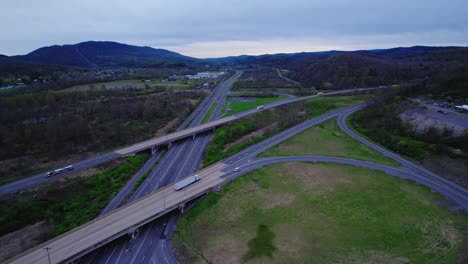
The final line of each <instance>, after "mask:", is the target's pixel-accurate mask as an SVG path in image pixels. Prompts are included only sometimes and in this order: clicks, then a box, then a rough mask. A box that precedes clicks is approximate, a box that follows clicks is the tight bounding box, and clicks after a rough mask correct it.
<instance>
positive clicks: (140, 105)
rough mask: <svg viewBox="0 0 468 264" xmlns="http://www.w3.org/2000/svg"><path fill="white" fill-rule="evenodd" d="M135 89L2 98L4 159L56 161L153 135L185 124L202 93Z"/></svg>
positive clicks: (0, 119) (0, 120)
mask: <svg viewBox="0 0 468 264" xmlns="http://www.w3.org/2000/svg"><path fill="white" fill-rule="evenodd" d="M137 92H138V91H137V90H89V91H73V92H65V91H51V90H49V91H42V92H38V93H28V94H17V95H14V96H11V95H10V96H2V97H0V160H4V159H11V158H15V157H22V156H25V155H31V156H34V157H41V159H44V158H46V159H47V160H56V159H58V158H60V157H62V156H64V155H68V154H72V153H75V152H79V153H83V152H90V151H93V152H94V151H102V150H105V149H109V148H113V147H116V146H122V145H126V144H131V143H135V142H137V141H140V140H143V139H147V138H149V137H152V136H153V135H154V132H155V131H156V130H157V129H159V128H161V127H163V126H165V125H166V124H167V123H168V122H169V121H170V120H172V119H174V118H176V117H180V119H181V120H183V119H184V118H185V117H186V116H187V115H188V114H189V113H190V112H191V111H192V109H194V107H196V105H194V104H193V102H197V101H200V100H201V99H202V97H203V96H204V94H203V93H200V92H193V91H184V92H171V91H166V92H162V93H155V94H149V95H145V96H139V95H137Z"/></svg>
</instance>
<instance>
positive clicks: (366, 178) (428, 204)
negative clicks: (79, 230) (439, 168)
mask: <svg viewBox="0 0 468 264" xmlns="http://www.w3.org/2000/svg"><path fill="white" fill-rule="evenodd" d="M446 203H447V202H446V201H445V200H444V199H443V197H441V196H440V195H438V194H436V193H433V192H431V191H430V190H429V189H428V188H426V187H423V186H420V185H417V184H414V183H412V182H407V181H402V180H400V179H397V178H394V177H390V176H388V175H386V174H385V173H383V172H380V171H375V170H370V169H367V168H359V167H354V166H345V165H337V164H324V163H318V164H311V163H284V164H276V165H271V166H267V167H265V168H262V169H259V170H257V171H255V172H252V173H249V174H246V175H243V176H242V177H239V178H237V179H235V180H234V181H232V182H231V183H229V184H227V185H226V186H224V187H222V188H221V190H220V191H219V192H216V193H211V194H209V195H208V196H207V197H206V198H205V199H204V200H202V201H201V202H200V203H198V204H197V205H196V206H195V207H194V208H193V209H191V210H189V211H188V212H187V213H186V214H185V215H183V216H182V218H181V220H180V221H179V223H178V225H177V229H176V232H175V234H174V246H175V247H176V249H177V250H176V255H177V258H178V259H179V260H180V261H181V262H182V263H261V262H262V261H264V262H265V263H434V264H442V263H455V262H456V260H457V259H458V260H460V259H462V258H463V256H461V254H464V253H465V254H466V252H463V249H462V240H463V236H464V231H465V230H466V228H467V221H466V220H467V215H466V213H454V212H451V211H449V210H448V208H447V207H446V206H445V205H444V204H446Z"/></svg>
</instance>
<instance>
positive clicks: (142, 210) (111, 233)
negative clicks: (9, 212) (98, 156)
mask: <svg viewBox="0 0 468 264" xmlns="http://www.w3.org/2000/svg"><path fill="white" fill-rule="evenodd" d="M360 107H361V105H358V106H352V107H347V108H342V109H338V110H335V111H332V112H329V113H327V114H325V115H322V116H320V117H317V118H314V119H312V120H309V121H307V122H304V123H302V124H299V125H297V126H294V127H292V128H290V129H287V130H285V131H283V132H281V133H280V134H278V135H276V136H274V137H272V138H269V139H267V140H265V141H262V142H260V143H259V144H256V145H255V146H252V147H250V148H248V149H246V150H244V151H242V152H240V153H238V154H236V155H234V156H232V157H230V158H228V159H226V160H224V161H222V162H219V163H217V164H215V165H213V166H210V167H209V168H207V169H205V170H202V171H200V172H199V173H198V174H200V175H201V176H202V180H201V181H200V182H197V183H196V184H193V185H192V186H190V187H188V188H186V189H184V191H183V192H176V191H174V190H173V189H172V187H171V186H169V187H168V188H164V189H163V190H161V191H158V192H155V193H153V194H151V195H149V196H147V197H145V198H143V199H142V200H138V201H136V202H134V203H132V204H130V205H127V206H125V207H123V208H121V209H118V210H116V211H115V212H112V213H110V214H108V215H105V216H103V217H102V218H99V219H97V220H96V221H95V222H93V223H91V224H88V225H85V226H84V227H81V228H79V229H78V230H76V232H77V234H78V235H77V234H74V232H71V234H69V235H71V238H67V240H65V241H63V243H59V242H57V240H59V239H60V238H59V239H56V240H54V241H52V242H50V243H49V244H47V246H49V245H54V246H55V247H56V251H57V252H55V251H52V252H53V254H54V257H57V258H60V257H62V258H68V257H70V256H71V254H72V253H76V252H80V250H81V252H86V250H88V248H89V247H90V245H94V246H98V245H100V243H103V242H102V241H104V240H105V239H104V238H105V237H107V238H112V237H116V236H118V235H120V234H123V233H126V232H128V231H129V230H131V228H134V227H136V226H138V225H140V224H141V223H144V222H148V221H149V220H151V219H154V218H155V215H156V216H157V215H158V214H159V213H163V212H166V210H168V209H169V208H175V207H177V205H178V204H180V203H181V202H186V201H187V200H189V199H191V198H192V197H196V196H198V195H201V194H203V193H204V192H205V191H207V190H210V189H211V188H213V187H215V188H216V187H218V186H220V185H222V184H225V183H226V182H228V181H229V180H230V179H232V178H234V177H237V176H240V175H241V174H243V173H246V172H248V171H251V170H254V169H256V168H259V167H262V166H265V165H268V164H273V163H277V162H288V161H322V162H337V163H341V164H349V165H355V166H364V167H369V168H372V169H378V170H382V171H385V172H386V173H388V174H390V175H393V176H397V177H401V178H403V179H411V180H415V181H418V182H421V183H422V184H425V185H426V186H428V187H430V188H431V189H433V190H435V191H438V192H440V193H442V194H443V195H444V196H446V197H447V198H448V199H450V200H452V201H454V202H455V203H457V205H458V206H459V207H460V208H463V209H464V210H468V202H467V201H468V199H467V195H466V190H464V189H463V188H461V187H458V186H455V187H458V188H451V187H450V189H449V193H445V192H444V191H445V190H447V189H446V188H447V186H446V185H441V184H440V182H439V179H437V178H435V179H433V178H430V180H428V179H427V178H428V177H430V175H429V176H428V175H420V174H419V173H415V172H414V170H413V169H414V168H409V167H408V166H402V167H398V168H396V167H391V166H386V165H379V164H374V163H371V162H366V161H358V160H350V159H343V158H334V157H317V156H316V157H310V156H305V157H272V158H266V159H255V155H256V154H258V153H260V152H262V151H264V150H266V149H268V148H270V147H271V146H273V145H276V144H278V143H280V142H282V141H284V140H285V139H287V138H289V137H291V136H293V135H295V134H297V133H299V132H301V131H304V130H305V129H307V128H308V127H310V126H313V125H315V124H317V123H320V122H322V121H324V120H326V119H329V118H331V117H334V116H343V115H345V114H346V113H349V112H352V111H355V110H357V109H359V108H360ZM402 163H403V162H402ZM238 166H240V167H242V170H241V171H240V172H234V171H233V168H234V167H238ZM189 196H191V197H190V198H189ZM138 208H139V209H138ZM148 211H151V212H152V213H153V215H151V214H148ZM128 214H131V215H132V216H131V217H130V216H128ZM121 218H125V221H121V220H120V219H121ZM109 219H112V220H113V221H117V222H118V225H113V224H112V223H113V221H111V220H109ZM148 219H149V220H148ZM135 223H136V224H135ZM91 225H93V226H92V227H88V226H91ZM101 225H104V226H101ZM108 225H109V226H108ZM151 225H154V223H153V224H150V226H151ZM104 227H106V228H104ZM85 228H90V230H96V233H97V234H98V235H96V234H95V233H93V232H91V231H90V230H88V231H86V233H84V234H88V235H86V236H83V233H81V235H80V232H85V231H83V230H82V229H85ZM101 228H102V230H101ZM151 230H152V229H148V231H147V232H144V233H143V234H140V236H141V235H144V237H148V236H151V234H152V233H151ZM65 237H66V236H65ZM73 237H74V238H73ZM90 237H91V238H90ZM62 238H63V237H62ZM153 238H154V237H153ZM93 239H94V240H93ZM67 241H69V242H68V243H69V244H68V243H66V242H67ZM151 241H153V240H151ZM52 243H55V244H52ZM75 243H76V245H75ZM142 245H143V244H141V245H140V246H139V247H137V248H136V250H137V251H138V252H140V250H141V246H142ZM161 245H162V246H164V245H163V244H161ZM50 247H51V248H52V246H50ZM63 247H72V249H67V250H65V249H63ZM39 249H40V248H39ZM124 249H125V248H124ZM37 251H40V250H36V251H32V252H31V254H25V255H23V258H20V259H17V261H20V260H21V261H24V262H18V263H29V262H26V261H28V260H29V259H32V260H33V261H35V262H34V263H40V262H38V261H42V259H41V258H40V255H41V254H40V253H38V252H37ZM64 252H68V253H67V254H64ZM70 252H71V253H70ZM162 252H163V254H164V250H162ZM121 254H122V253H119V255H118V258H117V259H110V258H109V259H106V261H107V262H108V263H117V262H120V263H140V262H146V263H148V262H150V261H154V259H153V255H149V256H148V258H147V259H146V261H145V260H144V259H138V253H137V255H136V256H137V257H133V258H131V259H125V260H124V261H123V262H122V259H121V256H122V255H121ZM28 256H29V257H28ZM42 256H43V257H45V255H44V253H42ZM164 257H165V258H168V257H169V258H171V257H170V255H169V256H167V255H165V256H164ZM44 259H45V258H44ZM167 260H168V259H167ZM109 261H110V262H109ZM115 261H117V262H115ZM168 261H169V260H168ZM31 263H32V262H31ZM157 263H159V262H157Z"/></svg>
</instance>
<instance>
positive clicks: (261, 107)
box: [257, 105, 265, 110]
mask: <svg viewBox="0 0 468 264" xmlns="http://www.w3.org/2000/svg"><path fill="white" fill-rule="evenodd" d="M263 108H265V106H263V105H259V106H257V110H262V109H263Z"/></svg>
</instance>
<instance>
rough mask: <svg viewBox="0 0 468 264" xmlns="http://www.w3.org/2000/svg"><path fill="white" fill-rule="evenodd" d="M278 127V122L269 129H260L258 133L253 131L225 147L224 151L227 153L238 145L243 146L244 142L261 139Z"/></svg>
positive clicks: (268, 127)
mask: <svg viewBox="0 0 468 264" xmlns="http://www.w3.org/2000/svg"><path fill="white" fill-rule="evenodd" d="M277 126H278V122H274V123H273V124H271V125H269V126H267V127H264V128H261V129H258V130H256V131H253V132H252V133H250V134H247V135H245V136H243V137H241V138H239V139H238V140H236V141H234V142H232V143H229V144H227V145H226V146H224V151H226V150H227V149H229V148H231V147H233V146H237V145H240V144H242V143H244V142H248V141H251V140H253V139H255V138H257V137H260V136H262V135H263V134H265V133H266V132H268V131H271V130H273V129H275V128H276V127H277Z"/></svg>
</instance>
